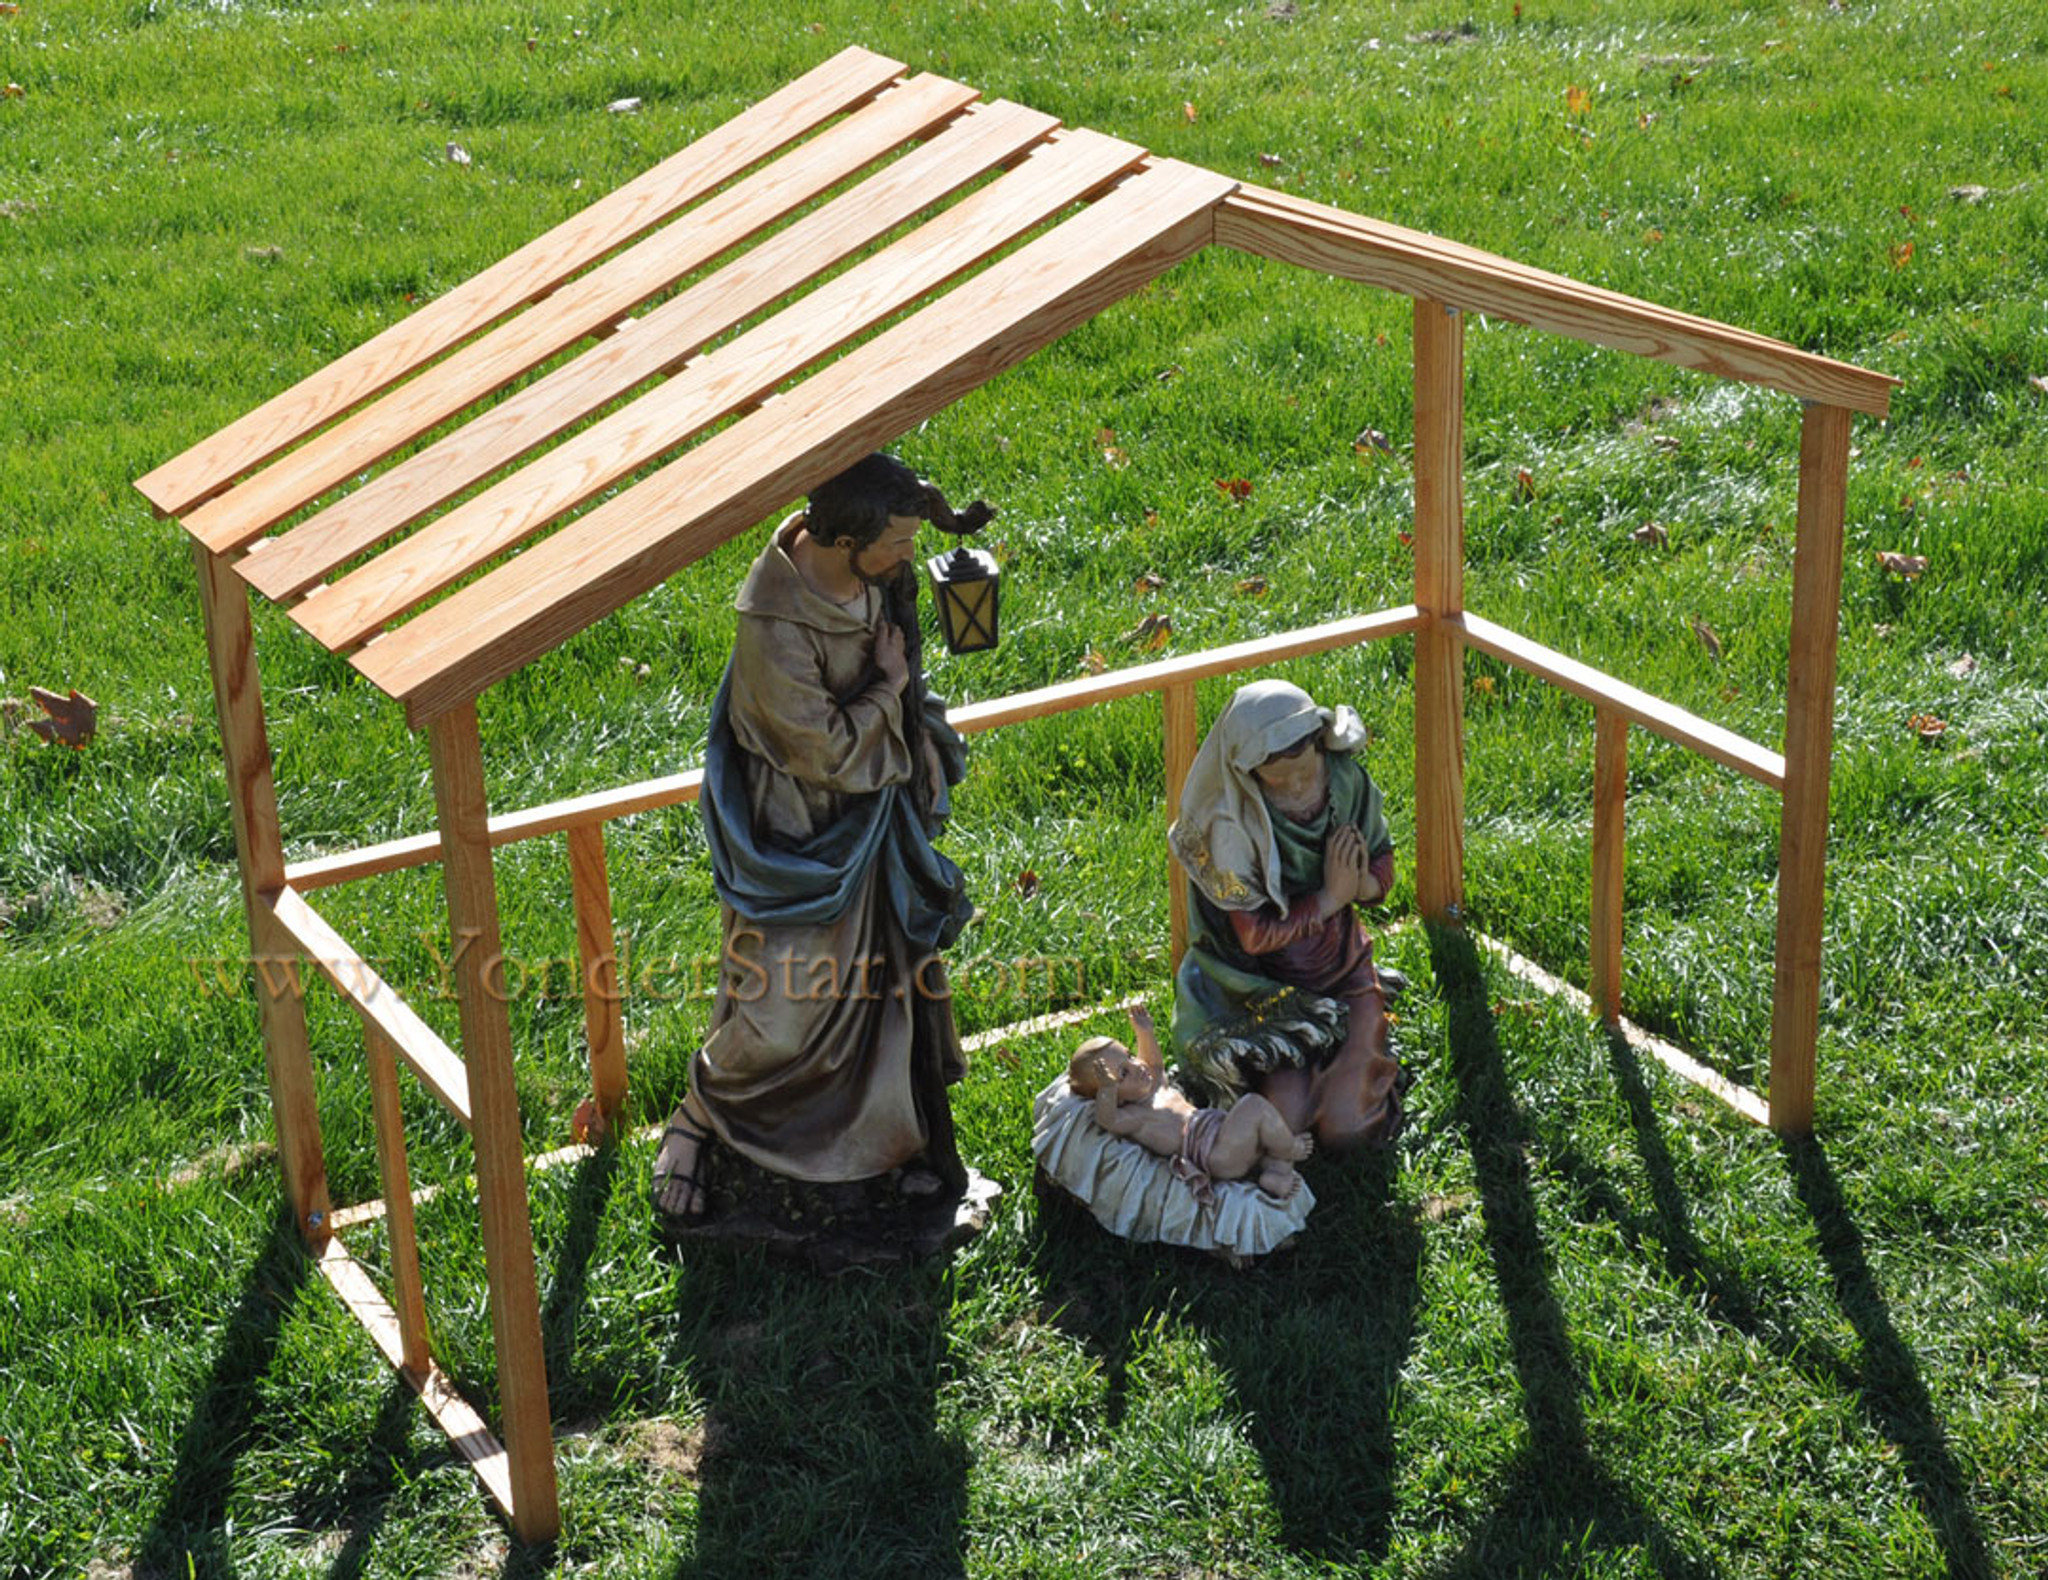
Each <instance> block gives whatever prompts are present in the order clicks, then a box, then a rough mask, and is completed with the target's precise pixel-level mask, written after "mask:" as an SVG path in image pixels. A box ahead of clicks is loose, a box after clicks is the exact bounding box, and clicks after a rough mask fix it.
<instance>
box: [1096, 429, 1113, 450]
mask: <svg viewBox="0 0 2048 1580" xmlns="http://www.w3.org/2000/svg"><path fill="white" fill-rule="evenodd" d="M1095 443H1096V445H1097V446H1098V447H1107V446H1109V445H1112V444H1115V443H1116V430H1115V429H1114V428H1097V429H1096V430H1095Z"/></svg>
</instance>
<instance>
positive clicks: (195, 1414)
mask: <svg viewBox="0 0 2048 1580" xmlns="http://www.w3.org/2000/svg"><path fill="white" fill-rule="evenodd" d="M310 1266H311V1264H310V1263H309V1262H308V1260H307V1258H306V1253H305V1250H304V1248H303V1246H302V1245H301V1244H300V1241H299V1236H298V1230H297V1229H296V1227H295V1226H294V1224H293V1221H292V1216H291V1213H290V1211H289V1210H288V1209H285V1208H283V1207H280V1208H279V1210H278V1212H277V1214H276V1216H275V1217H274V1218H273V1219H272V1221H271V1225H270V1232H269V1233H268V1234H267V1235H266V1236H265V1237H264V1240H263V1243H262V1246H261V1247H260V1248H259V1249H258V1251H257V1253H256V1260H255V1261H254V1263H253V1264H251V1266H250V1268H249V1274H248V1277H247V1278H245V1279H244V1280H243V1283H242V1296H241V1299H240V1300H238V1301H237V1302H236V1303H235V1309H234V1310H233V1311H232V1312H231V1313H229V1315H228V1319H227V1321H226V1322H225V1323H224V1324H223V1325H222V1327H221V1336H220V1347H219V1349H218V1350H217V1351H216V1352H215V1354H214V1358H213V1374H212V1375H211V1376H210V1377H209V1378H208V1379H207V1382H206V1387H205V1389H204V1391H202V1392H201V1393H200V1395H199V1398H198V1401H197V1402H196V1403H195V1404H194V1405H193V1407H192V1415H191V1419H189V1420H188V1421H187V1422H186V1423H185V1429H184V1431H183V1432H181V1433H180V1434H179V1435H178V1450H177V1460H176V1463H175V1464H174V1465H173V1466H172V1469H171V1474H170V1479H169V1481H168V1482H167V1484H166V1485H165V1487H164V1495H163V1499H162V1501H161V1502H159V1503H158V1505H157V1509H156V1514H155V1516H154V1518H153V1519H152V1520H151V1522H150V1526H149V1529H148V1530H147V1531H146V1532H144V1533H143V1536H142V1540H141V1541H140V1543H138V1544H137V1547H136V1556H135V1563H134V1572H135V1574H136V1575H138V1576H150V1575H163V1576H169V1575H178V1576H185V1575H190V1576H193V1577H194V1580H205V1577H207V1576H214V1575H219V1576H227V1575H231V1574H233V1573H234V1562H233V1557H232V1554H231V1553H230V1551H229V1542H228V1535H227V1514H228V1499H229V1495H230V1494H231V1493H232V1491H233V1490H234V1479H235V1462H236V1461H237V1460H238V1459H240V1458H241V1456H242V1453H243V1451H244V1450H246V1449H247V1448H248V1447H249V1445H250V1443H251V1441H252V1440H253V1439H254V1437H255V1435H256V1417H257V1411H258V1409H259V1407H260V1402H261V1401H260V1398H259V1394H260V1391H261V1387H262V1383H263V1379H264V1377H265V1376H266V1375H267V1374H268V1373H269V1371H270V1366H271V1362H272V1360H273V1359H274V1358H275V1356H276V1354H277V1342H278V1333H279V1330H280V1329H281V1328H282V1327H283V1325H284V1317H285V1313H286V1312H287V1311H289V1310H290V1309H291V1305H292V1302H293V1301H294V1300H295V1299H296V1298H297V1297H298V1292H299V1288H300V1286H301V1285H303V1284H304V1283H305V1281H306V1274H307V1271H308V1269H309V1267H310Z"/></svg>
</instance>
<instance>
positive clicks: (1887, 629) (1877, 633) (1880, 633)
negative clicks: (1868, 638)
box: [1870, 621, 1898, 642]
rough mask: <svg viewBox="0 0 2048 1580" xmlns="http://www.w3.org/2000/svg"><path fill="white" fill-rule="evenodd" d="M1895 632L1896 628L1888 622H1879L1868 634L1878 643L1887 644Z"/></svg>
mask: <svg viewBox="0 0 2048 1580" xmlns="http://www.w3.org/2000/svg"><path fill="white" fill-rule="evenodd" d="M1896 630H1898V627H1897V626H1895V625H1893V624H1891V623H1890V622H1889V621H1879V622H1878V623H1877V624H1876V625H1874V626H1872V627H1871V628H1870V634H1871V635H1872V636H1874V637H1876V638H1877V639H1878V640H1879V641H1880V642H1889V641H1890V640H1891V639H1892V633H1893V632H1894V631H1896Z"/></svg>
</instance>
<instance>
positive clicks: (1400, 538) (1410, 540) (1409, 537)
mask: <svg viewBox="0 0 2048 1580" xmlns="http://www.w3.org/2000/svg"><path fill="white" fill-rule="evenodd" d="M1394 541H1395V542H1396V543H1398V544H1400V545H1401V547H1402V548H1404V549H1412V548H1414V547H1415V534H1414V533H1412V532H1407V531H1402V532H1396V533H1395V534H1394Z"/></svg>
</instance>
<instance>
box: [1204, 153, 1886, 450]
mask: <svg viewBox="0 0 2048 1580" xmlns="http://www.w3.org/2000/svg"><path fill="white" fill-rule="evenodd" d="M1216 239H1217V240H1218V241H1219V242H1222V243H1223V244H1224V245H1226V246H1232V247H1237V248H1240V249H1241V250H1243V251H1246V252H1254V253H1258V254H1260V255H1261V256H1264V257H1270V258H1276V259H1279V260H1281V261H1283V262H1286V263H1292V264H1299V265H1301V266H1302V267H1304V268H1311V269H1317V270H1320V271H1322V272H1324V273H1327V274H1335V275H1339V276H1342V277H1343V278H1346V279H1352V280H1361V281H1364V282H1366V283H1368V284H1372V285H1380V286H1385V287H1387V288H1389V289H1391V290H1396V291H1401V292H1404V293H1405V294H1407V295H1410V296H1418V297H1427V298H1431V299H1434V300H1438V301H1443V302H1446V303H1449V304H1450V305H1452V306H1454V307H1459V308H1464V309H1467V310H1470V311H1474V312H1483V313H1489V314H1492V315H1493V316H1495V317H1499V318H1506V319H1512V320H1514V321H1516V322H1518V323H1524V324H1528V325H1531V326H1533V327H1535V328H1539V329H1547V330H1551V331H1552V332H1554V333H1557V334H1562V335H1569V336H1571V337H1572V338H1573V339H1576V340H1585V341H1590V342H1592V343H1593V344H1595V345H1601V346H1608V347H1611V348H1613V349H1615V350H1620V351H1628V352H1632V353H1634V354H1635V355H1637V356H1643V357H1650V358H1653V359H1655V360H1657V361H1660V362H1669V363H1673V364H1675V365H1676V366H1679V367H1686V368H1693V369H1695V370H1697V371H1699V372H1703V373H1712V374H1715V375H1717V376H1718V377H1721V378H1727V379H1735V380H1738V381H1740V382H1743V383H1748V384H1762V385H1765V386H1767V387H1769V388H1772V389H1778V390H1783V391H1785V392H1786V393H1788V394H1792V395H1797V396H1800V397H1801V398H1803V399H1806V400H1814V401H1820V402H1823V403H1825V404H1828V405H1835V406H1846V407H1848V408H1849V409H1851V410H1853V411H1862V412H1869V413H1871V414H1872V415H1874V416H1879V417H1882V416H1884V415H1885V414H1886V412H1887V411H1888V410H1889V409H1890V404H1891V391H1892V389H1893V387H1894V386H1895V385H1896V384H1897V383H1898V380H1896V379H1894V378H1890V377H1888V376H1887V375H1885V374H1882V373H1873V372H1871V371H1869V370H1868V369H1865V368H1859V367H1854V366H1852V365H1850V364H1848V363H1846V362H1837V361H1835V360H1833V359H1832V358H1829V357H1823V356H1818V355H1816V354H1814V353H1812V352H1809V351H1801V350H1800V349H1799V348H1798V347H1796V346H1791V345H1787V344H1786V343H1785V342H1783V341H1779V340H1773V339H1771V338H1769V337H1768V336H1765V335H1758V334H1755V333H1753V332H1751V331H1749V330H1744V329H1737V328H1735V327H1733V326H1732V325H1728V324H1721V323H1716V322H1715V321H1714V320H1712V319H1707V318H1697V317H1694V316H1692V315H1691V314H1688V313H1681V312H1677V311H1675V310H1673V309H1671V308H1666V307H1658V306H1656V305H1655V304H1653V303H1650V302H1644V301H1639V300H1637V299H1636V298H1635V297H1631V296H1624V295H1622V294H1621V293H1619V292H1617V291H1608V290H1604V289H1602V288H1600V287H1598V286H1591V285H1585V284H1582V283H1580V282H1579V281H1576V280H1571V279H1567V278H1566V277H1565V276H1563V275H1557V274H1549V273H1546V272H1545V271H1543V270H1541V269H1534V268H1531V267H1529V266H1528V265H1526V264H1517V263H1513V262H1510V261H1509V260H1508V259H1505V258H1500V257H1496V256H1494V255H1493V254H1491V253H1485V252H1480V251H1478V250H1477V249H1476V248H1471V247H1464V246H1460V245H1459V244H1457V243H1455V242H1447V241H1444V240H1443V239H1441V238H1439V237H1434V236H1428V235H1425V234H1423V233H1422V232H1419V231H1410V230H1404V229H1403V228H1402V227H1399V226H1391V225H1386V224H1384V223H1382V222H1380V221H1377V220H1370V219H1366V218H1364V217H1362V216H1360V215H1356V214H1349V213H1346V212H1345V211H1344V210H1342V209H1336V208H1330V207H1328V206H1326V205H1324V204H1320V203H1311V202H1308V201H1306V200H1304V199H1300V198H1295V197H1291V196H1289V195H1288V194H1286V193H1280V192H1270V191H1264V190H1255V191H1240V192H1239V193H1238V194H1237V195H1236V196H1234V197H1233V198H1231V200H1230V201H1229V202H1228V203H1226V204H1225V205H1224V206H1223V208H1222V209H1221V210H1220V211H1219V212H1218V214H1217V216H1216Z"/></svg>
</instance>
